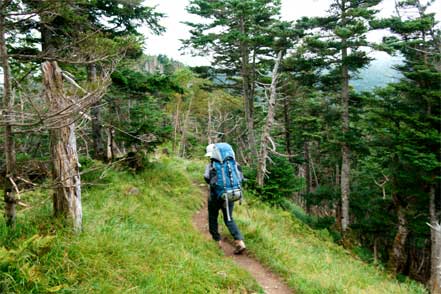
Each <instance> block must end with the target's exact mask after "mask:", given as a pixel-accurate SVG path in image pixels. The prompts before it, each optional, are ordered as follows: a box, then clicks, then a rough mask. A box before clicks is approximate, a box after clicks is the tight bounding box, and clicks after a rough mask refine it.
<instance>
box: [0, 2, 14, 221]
mask: <svg viewBox="0 0 441 294" xmlns="http://www.w3.org/2000/svg"><path fill="white" fill-rule="evenodd" d="M8 3H9V1H0V56H1V66H2V69H3V111H2V116H3V119H4V121H5V124H4V140H5V141H4V149H5V161H6V177H5V180H4V201H5V217H6V223H7V224H8V225H9V226H13V225H14V224H15V216H16V212H15V205H16V199H15V191H14V189H13V183H14V174H15V147H14V137H13V133H12V125H11V121H12V107H13V103H14V100H13V97H12V87H11V68H10V66H9V60H8V58H9V57H8V51H7V48H6V38H5V21H6V20H5V18H6V15H5V14H6V12H5V9H6V6H7V5H8Z"/></svg>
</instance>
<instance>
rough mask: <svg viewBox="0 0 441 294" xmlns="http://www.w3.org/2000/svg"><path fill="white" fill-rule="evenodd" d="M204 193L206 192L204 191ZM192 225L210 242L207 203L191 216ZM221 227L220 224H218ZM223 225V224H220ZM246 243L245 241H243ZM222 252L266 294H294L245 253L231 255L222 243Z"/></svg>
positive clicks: (229, 249) (232, 248)
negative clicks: (247, 273) (246, 272)
mask: <svg viewBox="0 0 441 294" xmlns="http://www.w3.org/2000/svg"><path fill="white" fill-rule="evenodd" d="M204 191H206V190H205V189H204ZM193 225H194V226H195V227H196V228H197V229H198V230H199V231H200V232H201V233H203V234H204V235H205V236H206V237H207V239H209V240H211V236H210V234H209V232H208V211H207V203H205V205H204V207H203V208H202V209H201V210H199V211H198V212H197V213H196V214H195V215H194V216H193ZM219 225H221V224H219ZM222 225H223V224H222ZM245 241H246V240H245ZM221 244H222V245H221V247H222V250H223V251H224V253H225V256H226V257H227V258H231V259H233V260H234V262H236V263H237V264H238V265H239V266H241V267H242V268H244V269H245V270H247V271H248V272H249V273H250V274H251V275H252V276H253V277H254V278H255V279H256V281H257V282H258V283H259V285H260V286H261V287H262V288H263V289H264V290H265V293H267V294H292V293H294V292H293V291H292V290H291V289H289V288H288V287H287V286H286V285H285V284H284V283H283V282H282V280H281V279H280V278H279V277H277V276H276V275H275V274H274V273H272V272H271V271H269V270H268V269H266V268H265V267H263V266H262V265H261V264H260V263H259V262H258V261H257V260H255V259H254V258H252V257H250V256H248V254H247V253H246V252H245V253H244V254H242V255H235V254H234V253H233V251H234V247H233V245H232V244H230V243H228V242H226V241H224V240H223V241H222V242H221Z"/></svg>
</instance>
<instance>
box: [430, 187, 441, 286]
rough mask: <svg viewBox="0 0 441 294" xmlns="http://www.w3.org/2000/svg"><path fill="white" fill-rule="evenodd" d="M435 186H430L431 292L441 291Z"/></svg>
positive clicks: (440, 239)
mask: <svg viewBox="0 0 441 294" xmlns="http://www.w3.org/2000/svg"><path fill="white" fill-rule="evenodd" d="M435 197H436V191H435V186H434V185H431V186H430V237H431V256H430V281H429V287H430V293H431V294H440V293H441V224H440V221H439V219H438V217H437V213H436V202H435Z"/></svg>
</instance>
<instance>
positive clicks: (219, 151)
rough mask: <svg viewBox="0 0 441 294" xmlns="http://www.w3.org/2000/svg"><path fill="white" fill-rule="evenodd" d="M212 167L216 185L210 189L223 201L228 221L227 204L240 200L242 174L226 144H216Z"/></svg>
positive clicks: (232, 152)
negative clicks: (214, 172)
mask: <svg viewBox="0 0 441 294" xmlns="http://www.w3.org/2000/svg"><path fill="white" fill-rule="evenodd" d="M211 159H212V167H213V168H214V170H215V171H216V183H215V186H214V187H212V188H214V189H215V194H216V195H217V197H218V198H220V199H222V200H225V202H226V208H227V216H228V220H230V214H229V209H228V202H234V201H237V200H242V187H241V183H242V174H241V173H240V172H239V169H238V166H237V163H236V158H235V154H234V151H233V148H231V146H230V144H228V143H217V144H215V146H214V149H213V153H212V155H211Z"/></svg>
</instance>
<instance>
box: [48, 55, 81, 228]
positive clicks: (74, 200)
mask: <svg viewBox="0 0 441 294" xmlns="http://www.w3.org/2000/svg"><path fill="white" fill-rule="evenodd" d="M42 68H43V82H44V86H45V99H46V103H47V105H48V108H49V111H50V113H59V112H60V111H61V110H63V109H66V107H68V106H69V105H70V104H71V103H72V102H71V101H69V99H68V97H66V96H65V94H64V91H63V78H62V74H61V69H60V68H59V67H58V65H57V63H56V62H44V63H43V65H42ZM68 120H69V118H68ZM60 125H65V126H61V127H59V128H56V129H51V130H50V141H51V157H52V178H53V181H54V186H55V191H54V196H53V204H54V214H55V215H56V216H63V217H66V218H67V219H69V222H71V223H72V225H73V228H74V230H75V231H77V232H78V231H80V230H81V225H82V207H81V184H80V173H79V163H78V154H77V145H76V137H75V124H74V122H73V120H72V122H70V123H69V121H67V122H66V121H65V119H64V120H63V121H62V122H60Z"/></svg>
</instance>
